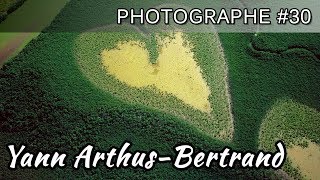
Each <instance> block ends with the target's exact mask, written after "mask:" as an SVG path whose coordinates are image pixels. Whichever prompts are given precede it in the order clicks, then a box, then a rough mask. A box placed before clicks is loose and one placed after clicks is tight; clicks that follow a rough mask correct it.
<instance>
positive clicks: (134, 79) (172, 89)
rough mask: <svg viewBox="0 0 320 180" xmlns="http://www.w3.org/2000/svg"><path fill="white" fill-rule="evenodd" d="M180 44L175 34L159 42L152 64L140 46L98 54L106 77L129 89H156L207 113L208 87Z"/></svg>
mask: <svg viewBox="0 0 320 180" xmlns="http://www.w3.org/2000/svg"><path fill="white" fill-rule="evenodd" d="M183 42H184V40H183V37H182V33H176V34H175V37H174V39H171V38H170V39H169V38H165V39H161V38H158V44H161V47H160V54H159V57H158V59H157V62H156V63H155V64H152V63H151V62H150V61H149V55H148V51H147V49H146V48H145V45H144V44H142V43H141V42H134V41H130V42H126V43H120V44H118V46H117V48H115V49H111V50H104V51H103V52H102V53H101V56H102V60H103V63H102V64H103V65H104V66H105V67H106V69H107V71H108V73H110V74H112V75H114V76H115V77H116V78H117V79H119V80H120V81H122V82H125V83H126V84H128V85H129V86H133V87H137V88H141V87H146V86H155V87H156V88H157V89H159V90H160V91H163V92H166V93H171V94H172V95H174V96H176V97H177V98H178V99H181V100H182V101H183V102H185V103H186V104H189V105H191V106H192V107H194V108H196V109H199V110H201V111H203V112H208V113H209V112H210V102H209V100H208V98H209V95H210V90H209V87H208V86H207V83H206V82H205V80H204V79H203V77H202V74H201V69H200V67H199V66H198V65H197V63H196V61H195V60H194V59H193V53H192V52H191V49H190V47H188V46H187V45H183Z"/></svg>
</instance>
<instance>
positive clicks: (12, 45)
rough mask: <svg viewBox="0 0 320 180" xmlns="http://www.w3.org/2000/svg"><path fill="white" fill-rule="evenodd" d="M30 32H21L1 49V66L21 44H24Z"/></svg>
mask: <svg viewBox="0 0 320 180" xmlns="http://www.w3.org/2000/svg"><path fill="white" fill-rule="evenodd" d="M29 34H30V33H20V34H19V35H18V36H17V37H15V38H14V39H13V40H11V41H10V42H9V43H8V44H6V45H5V46H4V47H3V48H1V49H0V68H1V67H2V66H3V64H4V63H5V62H6V61H7V60H8V59H9V58H10V57H11V55H13V54H14V53H15V52H16V50H18V49H19V48H20V47H21V44H23V42H24V41H25V40H26V38H27V37H28V36H29Z"/></svg>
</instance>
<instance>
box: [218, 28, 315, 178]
mask: <svg viewBox="0 0 320 180" xmlns="http://www.w3.org/2000/svg"><path fill="white" fill-rule="evenodd" d="M220 37H221V40H222V43H223V47H224V50H225V54H226V56H227V60H228V64H229V73H230V74H229V75H230V85H231V87H230V88H231V95H232V103H233V110H234V114H235V137H234V142H235V143H236V144H242V145H243V147H244V148H257V147H258V146H259V143H260V147H262V148H263V149H267V150H274V142H275V141H276V140H278V139H281V140H284V142H285V143H286V144H287V145H288V146H290V145H292V144H296V145H299V143H300V142H301V139H303V138H306V139H309V140H311V141H312V142H315V143H317V144H318V145H319V144H320V142H319V131H320V127H319V109H320V101H319V100H320V92H319V88H320V78H319V73H320V61H319V59H318V58H317V56H318V54H319V48H320V43H319V39H320V35H319V34H258V36H253V34H220ZM231 42H237V43H231ZM253 47H254V48H253ZM318 57H319V56H318ZM288 102H291V103H290V104H288ZM279 104H280V105H279ZM310 108H311V110H310ZM270 110H273V111H271V112H272V114H269V115H268V114H267V113H268V112H269V111H270ZM262 122H263V124H264V125H263V127H261V128H262V129H261V130H262V135H261V137H260V142H259V141H258V139H259V138H258V136H259V130H260V126H261V123H262ZM284 169H285V170H286V171H287V172H288V173H289V174H290V175H291V176H293V177H296V178H301V174H300V173H299V172H298V171H297V170H296V169H294V168H292V166H291V164H290V163H289V161H288V162H287V163H286V164H285V168H284Z"/></svg>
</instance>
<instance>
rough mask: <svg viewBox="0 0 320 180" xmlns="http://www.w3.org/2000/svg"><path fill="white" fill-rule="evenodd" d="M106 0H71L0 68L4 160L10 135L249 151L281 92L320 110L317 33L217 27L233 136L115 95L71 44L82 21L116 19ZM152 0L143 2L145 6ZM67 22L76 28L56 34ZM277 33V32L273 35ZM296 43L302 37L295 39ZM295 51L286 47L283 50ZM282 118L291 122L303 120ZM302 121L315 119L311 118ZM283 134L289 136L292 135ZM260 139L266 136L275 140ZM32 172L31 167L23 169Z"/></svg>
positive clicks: (49, 145) (49, 141)
mask: <svg viewBox="0 0 320 180" xmlns="http://www.w3.org/2000/svg"><path fill="white" fill-rule="evenodd" d="M107 3H108V2H106V1H102V0H100V1H95V2H94V3H93V2H92V1H91V2H90V1H79V0H78V1H75V0H73V1H71V2H70V3H69V4H67V6H66V7H65V9H64V10H63V12H62V13H61V14H60V15H58V17H57V18H56V19H55V21H54V22H53V24H52V25H51V26H50V27H48V28H47V29H46V30H45V33H42V34H41V35H40V36H39V37H38V38H37V39H35V40H33V41H31V43H30V44H29V45H27V46H26V48H25V49H24V50H23V51H22V52H21V53H20V54H19V55H18V56H17V57H16V58H14V60H13V61H11V62H9V63H7V64H6V65H5V66H4V67H3V69H1V70H0V129H1V136H0V137H1V140H0V142H1V151H2V152H1V153H0V154H1V161H0V162H1V163H0V165H1V167H5V166H6V165H7V163H8V157H9V155H8V153H7V152H3V151H4V148H3V147H4V146H5V144H7V143H12V142H15V143H17V144H21V143H24V144H28V145H29V148H30V149H32V151H36V150H39V149H41V150H44V151H49V152H50V151H53V150H55V149H58V150H59V151H65V152H68V153H69V154H70V155H72V154H74V153H75V152H76V151H78V149H79V148H81V147H82V146H83V145H84V144H86V143H91V144H95V145H96V146H98V147H99V148H100V149H104V148H110V147H111V146H120V145H121V144H122V143H123V141H125V140H129V141H131V142H132V143H133V145H134V146H133V150H137V149H139V150H146V151H147V150H150V149H157V150H159V151H160V153H162V154H169V153H170V154H171V153H172V147H173V146H174V145H176V144H177V143H182V142H189V143H192V144H193V145H195V146H197V147H198V148H202V149H203V150H208V149H215V150H218V149H221V148H222V147H224V146H225V145H229V146H231V147H236V148H241V149H254V150H255V149H257V148H258V146H259V144H258V143H259V141H258V140H259V137H258V136H259V130H260V125H261V123H262V120H263V119H265V116H266V113H267V112H268V111H269V110H270V109H271V108H272V106H273V105H274V104H275V103H276V102H277V100H278V99H283V98H288V99H293V100H294V101H297V102H298V103H300V104H304V105H306V106H308V107H311V108H313V109H316V111H319V108H320V103H319V99H320V95H319V91H318V90H319V89H320V88H319V86H320V82H319V81H320V80H319V76H318V75H319V71H320V67H319V60H318V59H316V58H315V56H317V55H318V54H319V53H318V52H319V51H318V50H319V46H320V44H319V43H317V42H316V41H317V40H319V35H318V34H259V35H258V37H256V38H254V36H253V34H220V38H221V41H222V45H223V47H224V53H225V55H226V58H227V62H228V67H229V75H230V77H229V81H230V85H231V88H230V89H231V94H232V104H233V106H232V107H233V112H234V117H235V119H234V120H235V121H234V125H235V133H234V139H233V142H222V141H220V140H217V139H215V138H212V136H208V135H206V134H205V133H203V132H200V131H199V130H198V129H196V128H195V127H194V126H191V125H190V124H189V123H187V122H185V121H184V120H183V119H180V118H178V117H174V116H172V115H170V114H166V113H163V112H161V111H158V110H155V109H152V108H149V107H145V106H141V105H132V104H129V103H127V102H124V101H121V100H119V99H117V98H115V97H114V96H112V95H111V94H110V93H108V92H105V91H103V90H101V89H99V88H98V87H96V86H94V85H93V84H92V82H90V81H89V80H88V79H87V77H86V76H85V75H84V74H83V73H82V72H81V70H80V69H79V65H78V62H77V60H76V51H75V49H74V48H75V46H74V43H75V40H76V39H77V38H78V37H79V35H80V34H81V33H80V32H78V31H79V30H83V31H84V30H87V29H91V28H95V27H100V26H103V25H105V24H110V23H114V22H115V21H114V19H112V18H107V17H108V15H110V13H113V11H112V12H111V11H110V12H109V11H108V10H107V9H108V7H109V6H115V7H119V4H120V5H121V4H124V5H126V4H125V1H119V2H118V3H119V4H116V3H115V2H109V3H110V4H107ZM176 3H179V2H176ZM142 4H143V5H142ZM145 4H146V2H145V1H143V2H142V1H141V2H136V4H131V6H132V7H135V6H136V7H139V6H140V7H141V6H147V5H145ZM154 4H156V3H155V2H154ZM154 4H153V3H152V2H150V4H148V5H150V6H151V5H154ZM96 12H99V13H100V12H101V17H103V18H101V17H97V13H96ZM99 15H100V14H99ZM67 30H69V31H70V30H73V31H74V32H60V33H58V32H59V31H67ZM206 36H207V34H200V33H195V34H194V36H190V40H192V41H193V42H197V41H205V38H204V37H206ZM282 36H283V37H284V38H283V39H280V37H282ZM150 42H152V40H150ZM106 43H107V42H106ZM251 43H252V46H251ZM199 44H201V43H199ZM297 45H303V46H300V47H298V48H297ZM93 46H94V45H93ZM207 48H210V46H206V44H205V43H203V42H202V44H201V45H200V48H199V49H202V50H203V51H197V52H196V53H198V54H200V57H206V55H207V54H206V52H208V49H207ZM250 48H255V49H250ZM151 49H152V48H151ZM287 49H290V50H287ZM303 49H304V50H303ZM292 51H293V53H292V54H290V56H284V55H282V54H283V53H285V52H287V53H288V52H292ZM302 52H305V53H302ZM301 53H302V55H303V56H301ZM279 54H280V55H279ZM96 55H97V56H98V55H99V54H96ZM266 59H268V60H266ZM202 68H204V71H213V70H214V67H210V66H203V67H202ZM220 70H221V69H220ZM210 82H214V78H212V79H210ZM286 108H288V107H286ZM289 108H290V107H289ZM281 110H285V108H284V109H281ZM281 110H280V112H281ZM285 111H286V110H285ZM302 111H303V110H302ZM221 116H226V115H225V114H221ZM294 116H295V115H294ZM308 117H310V118H313V116H308ZM275 118H278V117H275ZM288 119H290V120H293V121H297V122H298V121H300V120H301V119H300V118H288ZM307 119H308V118H307ZM286 122H287V120H284V121H282V125H283V124H285V123H286ZM309 122H310V123H315V122H316V119H315V120H310V121H309ZM306 123H308V122H306ZM297 124H298V125H293V127H295V128H297V126H301V124H303V122H298V123H297ZM309 126H311V127H308V131H309V130H310V131H312V133H311V135H310V136H308V138H309V139H311V140H312V141H314V142H316V143H318V144H319V137H318V135H316V132H319V131H318V130H317V128H318V127H317V126H314V127H315V128H314V129H312V124H311V125H310V124H309ZM277 128H279V127H273V128H272V129H270V130H271V131H277V130H278V129H277ZM299 129H300V128H297V129H296V130H297V131H299ZM305 133H306V131H304V132H299V133H297V134H299V136H304V135H305ZM297 134H294V133H292V134H290V135H292V136H297ZM288 139H289V140H287V141H289V142H290V141H291V140H292V139H294V137H293V138H288ZM290 139H291V140H290ZM266 141H268V142H266V143H271V142H273V141H274V140H270V139H268V140H266ZM263 142H264V141H263ZM2 159H4V160H3V161H2ZM30 172H33V173H31V174H29V173H30ZM15 173H17V175H13V174H9V173H8V170H7V169H4V170H3V171H2V172H1V176H0V177H3V178H15V177H24V178H25V177H30V176H31V177H32V176H35V177H38V178H39V176H40V175H41V176H44V177H43V178H48V177H55V178H56V177H57V176H58V177H70V178H72V177H85V178H89V177H91V178H92V177H93V178H99V177H100V178H101V177H108V178H124V177H128V176H129V177H132V178H157V179H158V178H163V179H169V178H179V179H184V178H196V179H200V178H202V179H204V178H206V179H207V178H208V179H212V178H214V177H220V178H221V179H231V178H234V177H236V176H239V178H242V179H249V178H258V179H261V178H262V177H272V175H273V173H269V172H265V171H249V170H247V169H241V168H239V169H238V168H237V169H235V170H229V169H227V170H226V169H224V170H221V169H197V170H196V169H189V170H186V171H177V170H175V169H174V168H172V167H171V166H170V164H159V165H158V166H156V168H155V169H154V170H152V171H148V172H145V171H143V170H141V169H121V170H107V169H105V168H104V167H103V166H101V167H99V168H97V169H94V170H90V171H89V170H88V171H87V170H83V169H80V170H77V171H74V170H72V169H71V168H67V169H63V170H61V169H56V170H54V171H52V170H43V169H40V170H39V171H38V172H34V171H33V170H26V171H15ZM73 173H74V174H73ZM8 176H9V177H8Z"/></svg>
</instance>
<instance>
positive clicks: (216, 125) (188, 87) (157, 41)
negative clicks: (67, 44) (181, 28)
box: [74, 26, 233, 140]
mask: <svg viewBox="0 0 320 180" xmlns="http://www.w3.org/2000/svg"><path fill="white" fill-rule="evenodd" d="M110 27H112V28H113V31H112V32H110V31H108V32H105V31H104V32H93V31H90V30H88V32H84V33H82V34H80V35H79V36H78V38H77V39H76V41H75V45H74V56H75V58H76V59H77V60H78V66H79V69H80V70H81V72H83V74H84V75H85V77H86V78H87V79H88V80H89V81H90V82H91V83H93V84H94V85H95V86H96V87H98V88H99V89H101V90H103V91H104V92H105V93H111V95H113V96H114V97H116V98H119V99H121V100H123V101H125V102H127V103H130V104H139V105H143V106H146V107H148V108H152V109H157V110H160V111H162V112H165V113H169V114H172V115H174V116H176V117H179V118H181V119H182V120H184V121H186V122H188V123H190V124H191V125H193V126H194V127H195V128H197V129H198V130H200V131H202V132H204V133H206V134H208V135H209V136H211V137H216V138H219V139H223V140H231V139H232V136H233V121H232V114H231V110H230V102H229V97H228V95H229V92H228V85H227V70H226V64H225V63H226V62H225V59H224V55H223V51H222V47H221V45H220V41H219V37H218V35H217V34H215V33H181V32H180V33H179V32H170V33H169V32H166V33H156V34H154V35H151V36H150V35H149V34H144V33H142V32H141V31H139V29H137V27H131V29H130V26H128V27H126V32H121V29H118V30H117V29H116V27H114V26H108V28H110ZM152 38H154V39H152ZM150 40H151V41H150ZM150 47H151V48H150ZM155 52H157V53H155ZM151 57H152V58H151ZM153 58H154V59H153Z"/></svg>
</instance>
